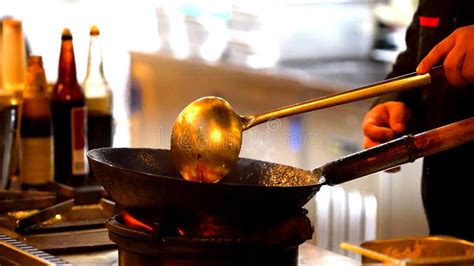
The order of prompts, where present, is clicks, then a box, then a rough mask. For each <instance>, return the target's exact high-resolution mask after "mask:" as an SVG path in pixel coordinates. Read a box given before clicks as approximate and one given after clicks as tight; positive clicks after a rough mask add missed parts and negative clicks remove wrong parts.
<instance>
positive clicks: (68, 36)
mask: <svg viewBox="0 0 474 266" xmlns="http://www.w3.org/2000/svg"><path fill="white" fill-rule="evenodd" d="M61 40H72V33H71V30H70V29H69V28H64V30H63V33H61Z"/></svg>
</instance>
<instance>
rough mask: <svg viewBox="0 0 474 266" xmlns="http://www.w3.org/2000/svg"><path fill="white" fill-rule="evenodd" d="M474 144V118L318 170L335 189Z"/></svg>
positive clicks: (343, 159)
mask: <svg viewBox="0 0 474 266" xmlns="http://www.w3.org/2000/svg"><path fill="white" fill-rule="evenodd" d="M473 140H474V117H471V118H468V119H464V120H461V121H459V122H455V123H452V124H449V125H446V126H443V127H438V128H435V129H432V130H429V131H426V132H423V133H420V134H417V135H415V136H412V135H406V136H403V137H400V138H398V139H395V140H392V141H390V142H387V143H385V144H381V145H379V146H376V147H373V148H370V149H367V150H364V151H360V152H357V153H354V154H351V155H348V156H346V157H343V158H341V159H338V160H336V161H333V162H330V163H327V164H325V165H323V166H322V167H319V168H317V169H315V170H314V171H315V172H319V173H322V175H323V176H324V178H325V179H326V181H325V182H326V184H328V185H335V184H340V183H344V182H346V181H350V180H353V179H356V178H359V177H362V176H365V175H368V174H372V173H375V172H378V171H381V170H385V169H388V168H391V167H394V166H397V165H401V164H404V163H407V162H413V161H414V160H416V159H418V158H421V157H425V156H428V155H432V154H436V153H439V152H442V151H445V150H448V149H450V148H453V147H456V146H459V145H462V144H465V143H468V142H471V141H473Z"/></svg>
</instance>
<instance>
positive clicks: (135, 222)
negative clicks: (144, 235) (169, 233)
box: [121, 211, 153, 232]
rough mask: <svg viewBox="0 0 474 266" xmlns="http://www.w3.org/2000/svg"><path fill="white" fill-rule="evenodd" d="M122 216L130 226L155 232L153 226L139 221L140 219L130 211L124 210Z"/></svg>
mask: <svg viewBox="0 0 474 266" xmlns="http://www.w3.org/2000/svg"><path fill="white" fill-rule="evenodd" d="M121 216H122V219H123V222H124V223H125V224H126V225H127V226H130V227H132V228H136V229H142V230H145V231H148V232H153V227H151V226H149V225H147V224H145V223H143V222H141V221H139V220H138V219H136V218H135V217H133V216H132V215H131V214H130V213H128V212H126V211H123V212H122V214H121Z"/></svg>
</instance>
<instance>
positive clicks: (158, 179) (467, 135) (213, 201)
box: [87, 118, 474, 214]
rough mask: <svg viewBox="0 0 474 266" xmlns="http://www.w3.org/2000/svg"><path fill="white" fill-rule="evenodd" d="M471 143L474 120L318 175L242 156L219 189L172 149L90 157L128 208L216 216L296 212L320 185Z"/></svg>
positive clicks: (101, 152) (355, 157)
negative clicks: (192, 175) (175, 159)
mask: <svg viewBox="0 0 474 266" xmlns="http://www.w3.org/2000/svg"><path fill="white" fill-rule="evenodd" d="M472 140H474V118H469V119H466V120H463V121H460V122H456V123H453V124H450V125H448V126H444V127H441V128H437V129H433V130H430V131H427V132H424V133H421V134H418V135H415V136H411V135H407V136H404V137H401V138H399V139H396V140H394V141H391V142H388V143H386V144H383V145H380V146H378V147H375V148H372V149H368V150H365V151H361V152H358V153H355V154H352V155H349V156H347V157H344V158H341V159H339V160H336V161H333V162H331V163H328V164H325V165H323V166H321V167H319V168H317V169H315V170H313V171H307V170H303V169H299V168H295V167H291V166H286V165H281V164H275V163H269V162H263V161H258V160H252V159H244V158H241V159H239V161H238V162H237V166H236V167H235V168H234V169H233V170H232V171H231V172H230V173H229V174H228V175H227V176H225V177H224V178H223V179H222V180H221V181H220V182H219V183H216V184H208V183H196V182H191V181H186V180H184V179H182V178H181V177H180V176H179V174H178V172H177V171H176V170H175V169H174V167H173V165H172V163H171V160H170V156H169V151H168V150H160V149H143V148H101V149H95V150H91V151H89V152H88V154H87V156H88V159H89V162H90V165H91V169H92V171H93V173H94V175H95V176H96V178H97V180H98V181H99V182H100V183H101V184H102V185H103V186H104V188H105V189H106V190H107V191H108V192H109V194H110V195H111V197H112V198H113V199H114V200H115V201H116V203H117V204H119V205H120V206H122V207H124V208H125V209H128V210H146V211H148V212H150V211H153V212H166V211H168V210H173V209H179V210H201V211H206V212H213V213H229V214H230V213H240V212H263V211H269V212H285V211H289V210H294V209H299V208H300V207H302V206H303V205H304V204H305V203H306V202H308V201H309V200H310V199H311V198H312V197H313V196H314V195H315V193H316V192H317V191H318V190H319V188H320V187H321V186H322V185H334V184H339V183H343V182H346V181H349V180H353V179H356V178H359V177H362V176H365V175H367V174H370V173H374V172H377V171H380V170H384V169H387V168H390V167H393V166H396V165H400V164H403V163H406V162H409V161H413V160H415V159H417V158H419V157H424V156H427V155H430V154H434V153H438V152H440V151H443V150H447V149H449V148H452V147H455V146H458V145H461V144H464V143H467V142H470V141H472Z"/></svg>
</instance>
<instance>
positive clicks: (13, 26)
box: [1, 18, 26, 98]
mask: <svg viewBox="0 0 474 266" xmlns="http://www.w3.org/2000/svg"><path fill="white" fill-rule="evenodd" d="M2 24H3V32H2V34H3V36H2V38H3V40H2V42H3V47H2V48H3V51H2V58H1V60H2V74H3V77H2V79H3V80H2V81H3V89H4V90H7V91H9V92H12V93H19V95H20V98H21V93H22V91H23V87H24V85H25V74H26V49H25V38H24V36H23V27H22V22H21V20H16V19H12V18H7V19H4V20H3V21H2Z"/></svg>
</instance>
